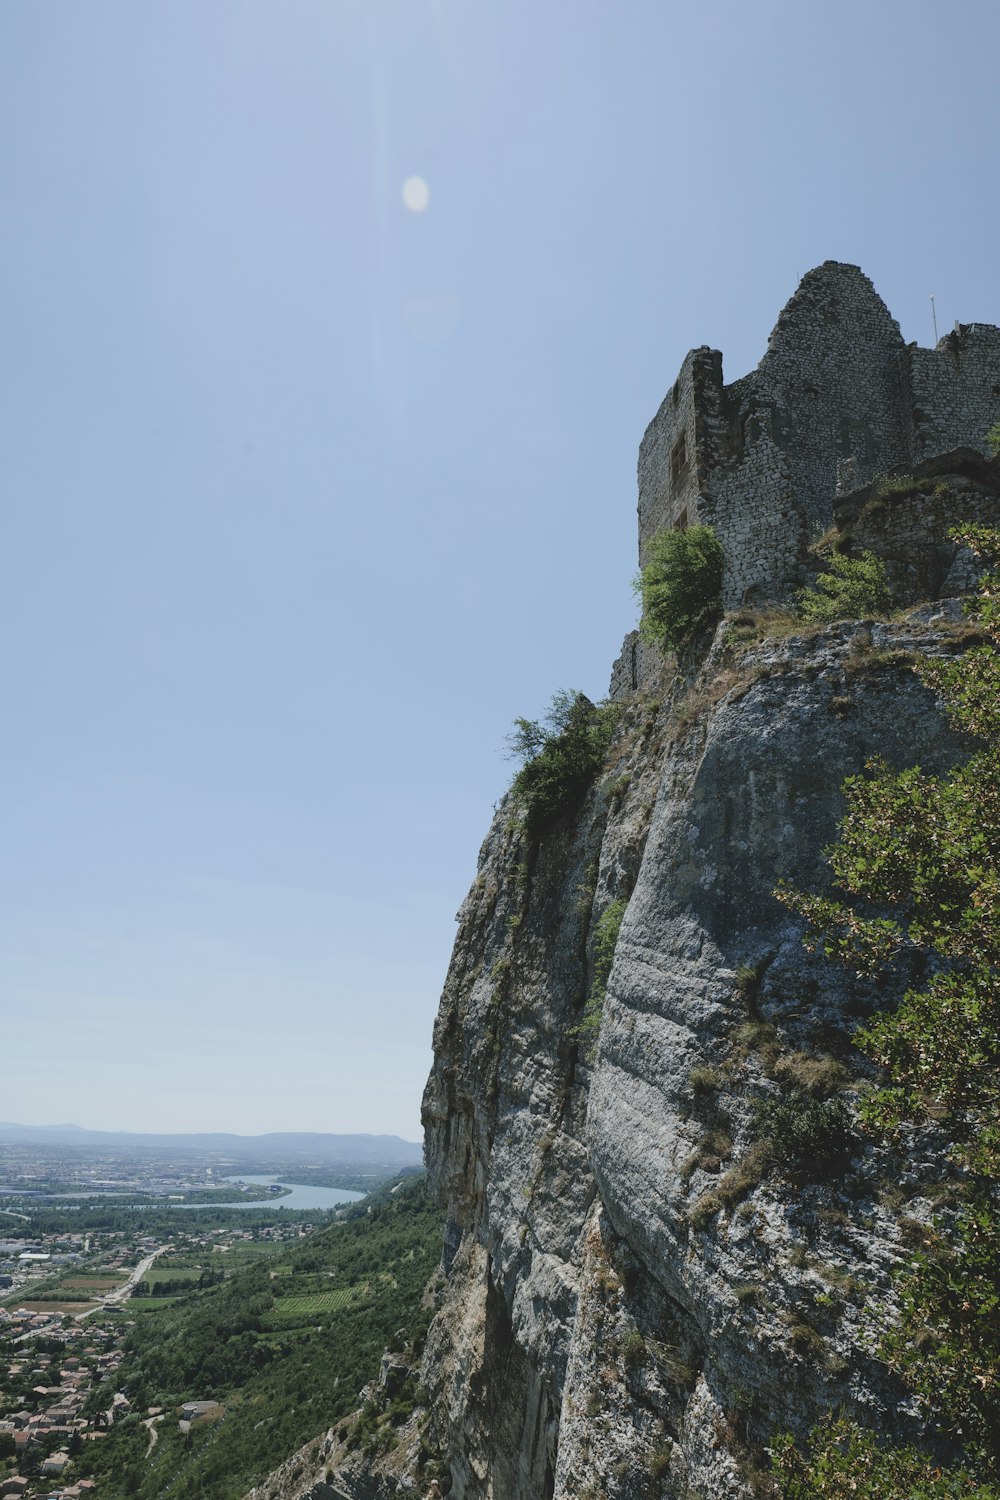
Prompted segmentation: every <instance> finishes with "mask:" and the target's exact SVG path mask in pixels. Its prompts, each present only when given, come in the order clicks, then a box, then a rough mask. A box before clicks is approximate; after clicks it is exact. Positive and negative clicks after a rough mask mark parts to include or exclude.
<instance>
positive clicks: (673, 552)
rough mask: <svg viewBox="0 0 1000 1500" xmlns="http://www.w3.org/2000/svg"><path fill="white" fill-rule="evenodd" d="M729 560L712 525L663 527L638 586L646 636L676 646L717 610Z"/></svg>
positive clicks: (653, 542)
mask: <svg viewBox="0 0 1000 1500" xmlns="http://www.w3.org/2000/svg"><path fill="white" fill-rule="evenodd" d="M724 562H725V558H724V556H723V551H722V545H721V543H720V542H719V540H718V538H717V537H716V535H715V532H714V531H713V530H712V528H711V527H710V526H686V527H684V529H683V530H681V531H660V532H657V534H656V536H654V537H653V540H652V541H651V542H650V544H649V551H648V553H647V561H646V565H645V567H644V568H643V569H642V571H641V572H640V574H639V576H638V577H637V578H636V579H635V580H634V582H633V585H632V586H633V588H634V589H635V591H636V593H637V594H638V595H639V597H640V599H641V600H642V623H641V625H640V627H639V629H640V633H641V635H642V638H643V640H644V641H648V642H649V643H650V644H651V645H656V646H662V645H667V646H669V647H670V648H671V650H673V651H676V650H677V648H678V647H679V646H680V645H682V644H683V642H684V639H685V637H686V636H687V635H689V634H690V632H691V631H692V630H693V629H694V627H695V626H696V625H699V624H701V623H702V621H705V620H708V619H710V618H711V616H712V615H713V614H716V613H717V612H718V610H719V606H720V601H721V595H722V570H723V566H724Z"/></svg>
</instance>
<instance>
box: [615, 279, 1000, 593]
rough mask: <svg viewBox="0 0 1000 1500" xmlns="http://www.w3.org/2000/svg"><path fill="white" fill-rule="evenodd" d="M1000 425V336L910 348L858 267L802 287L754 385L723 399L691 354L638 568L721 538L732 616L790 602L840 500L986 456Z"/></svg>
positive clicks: (709, 361)
mask: <svg viewBox="0 0 1000 1500" xmlns="http://www.w3.org/2000/svg"><path fill="white" fill-rule="evenodd" d="M998 420H1000V328H997V327H995V326H994V325H993V324H990V323H969V324H964V325H959V326H957V327H956V329H955V331H954V332H953V333H949V334H947V335H945V337H944V338H942V339H941V340H940V341H939V342H938V344H937V346H936V347H935V348H933V349H923V348H920V347H919V346H918V345H916V344H905V343H904V342H903V337H902V335H901V333H900V331H899V325H898V323H897V322H896V320H895V319H894V318H893V317H892V315H891V314H890V312H889V310H888V308H887V307H886V305H885V303H884V302H883V301H882V299H881V297H880V296H879V295H878V293H877V292H876V290H875V288H874V286H873V285H872V283H871V282H870V281H869V279H868V277H867V276H865V275H864V273H863V272H862V271H861V270H860V269H859V268H858V267H857V266H850V265H844V264H841V263H840V262H838V261H825V262H824V264H823V265H821V266H817V267H816V269H815V270H813V271H809V272H808V273H807V275H805V276H804V277H803V278H802V281H801V282H800V284H799V287H798V289H797V291H796V292H795V294H794V295H793V296H792V298H791V300H790V301H789V302H788V303H787V304H786V306H785V307H784V309H783V310H782V312H781V315H780V316H779V318H778V321H777V323H776V324H775V326H774V330H773V332H772V334H771V337H770V339H769V340H768V345H767V352H766V353H765V355H764V357H763V359H762V360H761V362H760V364H759V365H758V366H757V368H756V369H755V370H753V371H752V372H751V373H750V374H749V375H745V376H743V378H742V379H740V380H737V381H734V382H733V383H732V384H731V385H726V384H725V383H724V381H723V372H722V355H721V354H720V353H719V351H718V350H717V349H708V348H701V349H693V350H692V351H691V353H690V354H688V356H687V358H686V359H685V360H684V363H683V364H682V365H681V368H680V372H679V374H678V376H677V379H676V381H675V382H674V384H673V386H672V387H671V389H670V391H669V392H668V393H667V395H666V397H665V399H664V401H663V403H662V404H661V406H660V409H659V411H658V412H657V413H656V416H655V417H654V418H653V420H652V422H650V424H649V426H648V427H647V429H646V433H645V436H644V437H643V440H642V444H641V446H640V449H639V559H640V563H642V562H643V561H645V552H646V546H647V544H648V542H649V540H650V538H651V537H652V536H654V535H655V533H656V532H657V531H659V530H661V529H662V528H663V527H666V526H685V525H693V524H695V523H702V524H705V525H709V526H712V527H713V528H714V529H715V532H716V535H717V536H718V537H719V540H720V541H721V542H722V545H723V548H724V549H725V554H726V575H725V581H724V586H723V593H724V599H723V602H724V604H725V606H726V607H727V608H733V607H735V606H737V605H739V604H741V603H743V602H746V601H752V600H755V599H764V598H781V597H787V595H788V593H789V592H790V590H791V589H793V588H794V587H796V586H797V585H798V584H799V583H800V582H801V581H802V576H803V569H804V565H805V562H806V551H807V548H808V546H809V544H810V542H812V541H814V540H815V539H816V538H817V537H818V536H819V535H821V534H822V532H823V531H825V530H826V528H827V527H828V526H830V525H831V524H832V521H833V502H834V498H835V496H837V495H842V494H845V493H848V492H849V491H851V490H855V489H858V488H860V487H861V486H863V485H866V484H870V483H871V482H872V481H873V480H874V479H876V478H877V477H878V476H880V475H883V474H889V473H892V472H893V471H899V470H905V469H907V468H908V467H910V466H912V465H913V464H916V463H920V462H922V461H924V460H926V459H928V458H931V457H933V456H934V455H936V454H939V453H945V452H948V451H950V450H951V449H954V448H960V447H964V448H972V449H976V450H977V451H979V452H980V453H984V454H985V453H986V451H987V446H986V434H987V432H988V431H989V429H990V427H992V425H993V424H994V423H995V422H997V421H998Z"/></svg>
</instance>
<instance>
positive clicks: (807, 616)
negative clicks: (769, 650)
mask: <svg viewBox="0 0 1000 1500" xmlns="http://www.w3.org/2000/svg"><path fill="white" fill-rule="evenodd" d="M797 598H798V601H799V613H800V614H801V615H802V618H803V619H804V620H809V621H810V622H811V623H813V624H816V625H822V624H826V623H827V622H829V621H831V620H863V619H870V618H871V617H872V616H881V615H887V614H888V613H889V609H890V607H891V600H890V598H889V585H888V583H887V582H886V577H885V564H884V563H883V562H882V561H881V560H880V559H879V558H877V557H876V556H875V554H874V553H873V552H862V553H861V555H860V557H847V556H846V555H845V554H844V553H842V552H835V553H834V554H833V556H832V557H831V558H830V567H829V569H828V570H827V572H825V573H820V575H819V577H818V578H817V579H816V587H815V588H813V589H799V592H798V595H797Z"/></svg>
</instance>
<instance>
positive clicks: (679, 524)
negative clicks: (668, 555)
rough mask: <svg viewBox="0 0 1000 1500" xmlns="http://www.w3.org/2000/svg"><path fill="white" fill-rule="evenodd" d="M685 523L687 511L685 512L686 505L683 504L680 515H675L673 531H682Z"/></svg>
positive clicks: (686, 521)
mask: <svg viewBox="0 0 1000 1500" xmlns="http://www.w3.org/2000/svg"><path fill="white" fill-rule="evenodd" d="M687 523H688V513H687V507H686V506H685V508H684V509H683V510H682V511H681V513H680V515H679V516H678V517H677V520H676V521H675V522H674V530H675V531H683V530H684V528H685V526H686V525H687Z"/></svg>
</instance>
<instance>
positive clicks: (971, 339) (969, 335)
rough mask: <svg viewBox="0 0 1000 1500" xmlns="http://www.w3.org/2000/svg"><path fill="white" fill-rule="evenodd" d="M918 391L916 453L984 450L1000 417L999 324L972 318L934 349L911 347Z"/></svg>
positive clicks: (915, 403) (918, 455)
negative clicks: (986, 441) (976, 321)
mask: <svg viewBox="0 0 1000 1500" xmlns="http://www.w3.org/2000/svg"><path fill="white" fill-rule="evenodd" d="M909 352H910V371H911V382H912V391H913V457H914V459H915V460H920V459H924V458H930V457H931V456H932V455H933V454H935V453H946V452H947V451H948V450H949V449H951V448H960V447H967V448H977V449H978V450H979V451H980V452H984V451H985V447H986V444H985V439H986V434H987V432H988V431H989V429H990V428H991V427H992V426H993V424H994V422H1000V329H998V328H994V327H993V326H992V325H991V324H989V323H967V324H964V325H960V326H958V327H957V328H956V330H955V332H954V333H949V334H947V335H946V336H945V337H944V338H943V339H941V341H940V342H939V344H938V345H937V348H935V349H918V348H917V347H916V345H915V344H914V345H911V347H910V351H909Z"/></svg>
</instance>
